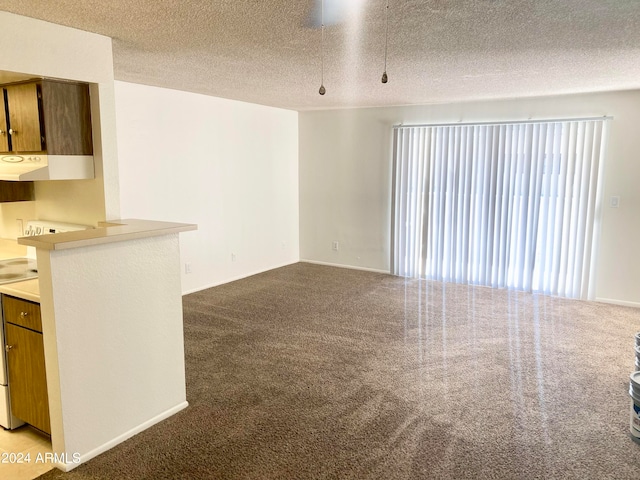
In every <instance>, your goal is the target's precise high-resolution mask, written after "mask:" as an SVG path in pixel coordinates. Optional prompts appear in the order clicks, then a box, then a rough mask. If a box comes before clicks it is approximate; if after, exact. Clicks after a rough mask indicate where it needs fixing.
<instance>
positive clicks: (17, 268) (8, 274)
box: [0, 257, 38, 284]
mask: <svg viewBox="0 0 640 480" xmlns="http://www.w3.org/2000/svg"><path fill="white" fill-rule="evenodd" d="M37 276H38V265H37V263H36V261H35V260H34V259H33V258H25V257H20V258H8V259H6V260H0V284H4V283H11V282H20V281H22V280H28V279H30V278H36V277H37Z"/></svg>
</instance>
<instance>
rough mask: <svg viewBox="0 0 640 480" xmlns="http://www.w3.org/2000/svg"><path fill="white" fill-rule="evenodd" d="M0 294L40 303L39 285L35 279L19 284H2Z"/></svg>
mask: <svg viewBox="0 0 640 480" xmlns="http://www.w3.org/2000/svg"><path fill="white" fill-rule="evenodd" d="M0 293H4V294H7V295H11V296H13V297H18V298H22V299H23V300H30V301H32V302H36V303H40V284H39V283H38V279H37V278H32V279H30V280H23V281H21V282H13V283H4V284H2V285H0Z"/></svg>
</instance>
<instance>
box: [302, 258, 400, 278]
mask: <svg viewBox="0 0 640 480" xmlns="http://www.w3.org/2000/svg"><path fill="white" fill-rule="evenodd" d="M300 261H301V262H303V263H313V264H315V265H325V266H327V267H339V268H348V269H350V270H364V271H365V272H375V273H387V274H389V275H390V274H391V272H390V271H389V270H379V269H377V268H367V267H357V266H354V265H343V264H340V263H329V262H319V261H317V260H305V259H303V258H301V259H300Z"/></svg>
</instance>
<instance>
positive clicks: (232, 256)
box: [231, 253, 236, 262]
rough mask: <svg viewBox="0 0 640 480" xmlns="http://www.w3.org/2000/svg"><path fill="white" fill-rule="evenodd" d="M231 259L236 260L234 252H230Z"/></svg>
mask: <svg viewBox="0 0 640 480" xmlns="http://www.w3.org/2000/svg"><path fill="white" fill-rule="evenodd" d="M231 261H232V262H235V261H236V254H235V253H232V254H231Z"/></svg>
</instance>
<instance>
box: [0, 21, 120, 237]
mask: <svg viewBox="0 0 640 480" xmlns="http://www.w3.org/2000/svg"><path fill="white" fill-rule="evenodd" d="M25 32H28V35H27V34H26V33H25ZM0 45H1V46H2V54H0V70H2V71H7V72H14V73H22V74H27V75H33V76H35V77H52V78H63V79H68V80H76V81H83V82H88V83H91V84H92V85H91V96H92V99H91V106H92V114H93V118H92V121H93V137H94V147H95V148H94V159H95V163H96V165H95V166H96V178H95V179H93V180H80V181H73V182H65V181H62V182H61V181H46V182H36V192H35V193H36V202H24V203H20V204H14V205H12V206H5V205H1V206H0V215H1V217H2V219H1V221H0V236H2V237H4V238H15V237H16V236H17V235H18V231H17V228H16V227H15V219H16V218H22V219H24V220H31V219H33V218H39V219H45V220H57V221H62V222H71V223H85V224H93V225H95V224H96V223H97V222H98V221H101V220H104V219H105V218H106V219H114V218H118V217H119V216H120V209H119V200H120V195H119V192H118V159H117V156H116V153H117V149H116V131H115V106H114V99H113V95H114V94H113V54H112V49H111V39H110V38H109V37H105V36H102V35H96V34H93V33H88V32H83V31H81V30H75V29H72V28H67V27H62V26H60V25H55V24H53V23H48V22H43V21H40V20H35V19H32V18H27V17H22V16H19V15H14V14H11V13H7V12H3V11H0Z"/></svg>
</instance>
